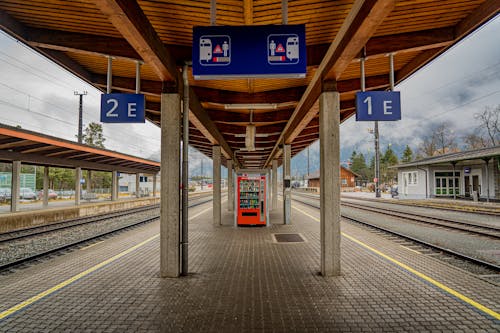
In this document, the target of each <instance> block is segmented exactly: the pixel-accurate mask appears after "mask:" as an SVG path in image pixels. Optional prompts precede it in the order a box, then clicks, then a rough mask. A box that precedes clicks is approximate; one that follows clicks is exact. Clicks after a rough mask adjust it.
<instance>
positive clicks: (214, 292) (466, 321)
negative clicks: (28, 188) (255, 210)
mask: <svg viewBox="0 0 500 333" xmlns="http://www.w3.org/2000/svg"><path fill="white" fill-rule="evenodd" d="M224 211H225V210H224V208H223V212H224ZM308 213H309V214H311V215H315V216H318V215H319V211H316V212H315V211H314V210H312V209H311V210H310V211H309V212H308ZM207 216H210V217H211V214H210V213H207V214H202V215H201V216H200V217H198V218H196V219H194V220H193V221H191V222H190V223H191V224H190V235H189V236H190V271H191V272H192V273H191V274H190V275H189V276H188V277H185V278H179V279H161V278H160V277H159V240H158V238H157V239H155V240H153V241H151V242H149V243H147V244H146V245H144V246H142V247H141V248H139V249H137V250H135V251H133V252H131V253H130V254H128V255H126V256H124V257H122V258H121V259H118V260H117V261H115V262H113V263H111V264H109V265H108V266H105V267H103V268H101V269H99V270H98V271H95V272H93V273H92V274H90V275H88V276H86V277H84V278H82V279H81V280H79V281H77V282H75V283H73V284H71V285H69V286H66V287H65V288H63V289H61V290H59V291H58V292H56V293H54V294H52V295H50V296H48V297H46V298H44V299H42V300H40V301H38V302H36V303H34V304H32V305H31V306H29V307H27V308H25V309H23V310H22V311H20V312H17V313H15V314H14V315H12V316H10V317H8V318H6V319H4V320H3V321H0V331H1V332H35V331H36V332H60V331H66V332H99V331H104V332H131V331H132V332H149V331H153V332H257V331H266V332H328V331H331V332H408V331H419V332H449V331H455V332H498V331H499V330H500V323H499V322H498V321H495V320H494V319H492V318H491V317H489V316H487V315H485V314H483V313H481V312H479V311H478V310H476V309H475V308H473V307H471V306H469V305H467V304H465V303H463V302H462V301H460V300H458V299H456V298H455V297H452V296H450V295H448V294H446V293H445V292H443V291H441V290H439V289H437V288H436V287H434V286H432V285H430V284H429V283H427V282H424V281H423V280H421V279H420V278H418V277H416V276H414V275H413V274H411V273H408V272H406V271H405V270H403V269H402V268H399V267H398V266H396V265H395V264H393V263H390V262H389V261H387V260H386V259H383V258H381V257H380V256H378V255H376V254H374V253H372V252H370V251H368V250H367V249H365V248H363V247H361V246H360V245H358V244H356V243H354V242H353V241H351V240H349V239H347V238H345V237H343V238H342V276H340V277H333V278H324V277H321V276H319V275H318V268H319V223H318V222H316V221H314V220H312V219H310V218H309V217H307V216H305V215H303V214H301V213H300V212H298V211H292V222H293V224H292V225H288V226H285V225H273V226H272V227H269V228H234V227H226V226H224V227H213V225H212V222H211V221H210V220H209V219H210V218H208V219H207ZM223 217H224V218H231V216H230V215H229V214H227V213H226V214H225V215H224V216H223ZM271 218H272V219H273V220H274V221H281V216H280V215H279V214H276V213H272V214H271ZM158 230H159V224H158V223H153V224H150V225H147V226H142V227H139V228H135V229H133V230H131V231H128V232H123V233H120V234H118V235H116V236H114V237H111V238H109V239H106V240H105V241H104V242H102V243H98V244H96V245H95V246H92V247H90V248H88V249H80V250H75V251H72V252H69V253H66V254H64V255H61V256H58V257H53V258H52V259H51V260H44V261H42V262H40V263H37V264H33V265H31V266H30V267H27V268H23V269H19V270H17V271H15V272H13V273H11V274H8V275H3V276H0V312H1V311H4V310H6V309H8V308H9V307H11V306H13V305H15V304H17V303H19V302H21V301H23V300H25V299H27V298H29V297H31V296H33V295H36V294H37V293H39V292H41V291H43V290H45V289H47V288H50V287H52V286H54V285H56V284H57V283H59V282H61V281H63V280H65V279H67V278H69V277H71V276H72V275H75V274H77V273H79V272H81V271H84V270H85V269H87V268H89V267H92V266H93V265H95V264H97V263H99V262H101V261H103V260H105V259H107V258H110V257H112V256H113V255H115V254H117V253H120V252H121V251H124V250H125V249H127V248H129V247H131V246H133V245H135V244H137V243H139V242H141V241H143V240H145V239H147V238H149V237H151V236H152V235H154V234H155V233H157V232H158ZM342 231H343V232H345V233H346V234H348V235H350V236H352V237H355V238H357V239H359V240H360V241H362V242H365V243H366V244H368V245H369V246H371V247H374V248H376V249H377V250H379V251H381V252H383V253H385V254H387V255H390V256H392V257H393V258H395V259H397V260H399V261H401V262H403V263H405V264H407V265H409V266H411V267H413V268H415V269H417V270H419V271H421V272H422V273H424V274H427V275H429V276H431V277H432V278H434V279H436V280H438V281H440V282H442V283H444V284H446V285H447V286H449V287H451V288H454V289H455V290H457V291H459V292H461V293H463V294H465V295H466V296H468V297H470V298H472V299H474V300H475V301H477V302H479V303H481V304H483V305H485V306H488V307H490V308H491V309H492V310H494V311H497V312H498V311H499V310H500V304H499V300H500V287H498V286H495V285H493V284H490V283H488V282H486V281H483V280H480V279H478V278H476V277H474V276H473V275H471V274H469V273H466V272H463V271H461V270H460V269H457V268H453V267H451V266H449V265H447V264H444V263H440V262H438V261H436V260H434V259H432V258H429V257H427V256H424V255H419V254H417V253H414V252H411V251H409V250H406V249H404V248H402V247H401V246H399V245H398V244H397V243H394V242H391V241H388V240H387V239H385V238H382V237H380V236H377V235H374V234H371V233H369V232H368V231H366V230H363V229H361V228H358V227H355V226H351V225H347V224H343V225H342ZM272 233H300V234H301V235H302V236H303V237H304V238H305V240H306V241H305V242H303V243H288V244H287V243H282V244H278V243H275V242H274V241H273V237H272V235H271V234H272Z"/></svg>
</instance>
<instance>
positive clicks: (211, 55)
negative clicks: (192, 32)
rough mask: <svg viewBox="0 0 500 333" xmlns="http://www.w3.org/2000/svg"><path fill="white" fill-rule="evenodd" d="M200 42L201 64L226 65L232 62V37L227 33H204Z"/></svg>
mask: <svg viewBox="0 0 500 333" xmlns="http://www.w3.org/2000/svg"><path fill="white" fill-rule="evenodd" d="M199 42H200V52H199V54H200V65H201V66H226V65H229V64H230V63H231V38H230V37H229V36H227V35H203V36H201V37H200V38H199Z"/></svg>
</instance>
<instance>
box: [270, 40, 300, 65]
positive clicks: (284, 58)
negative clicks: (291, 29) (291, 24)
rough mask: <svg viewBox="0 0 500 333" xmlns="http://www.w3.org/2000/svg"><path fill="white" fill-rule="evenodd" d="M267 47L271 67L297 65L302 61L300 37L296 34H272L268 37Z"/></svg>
mask: <svg viewBox="0 0 500 333" xmlns="http://www.w3.org/2000/svg"><path fill="white" fill-rule="evenodd" d="M302 43H304V41H302ZM267 45H269V49H268V50H267V51H268V53H267V61H268V62H269V64H271V65H290V64H297V63H298V62H299V60H300V52H299V45H300V44H299V36H298V35H296V34H271V35H269V36H267Z"/></svg>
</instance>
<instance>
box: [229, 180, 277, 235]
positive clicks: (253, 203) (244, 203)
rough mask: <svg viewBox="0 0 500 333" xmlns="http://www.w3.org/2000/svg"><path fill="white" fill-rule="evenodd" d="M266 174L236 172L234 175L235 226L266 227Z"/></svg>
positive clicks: (267, 216) (267, 218) (267, 215)
mask: <svg viewBox="0 0 500 333" xmlns="http://www.w3.org/2000/svg"><path fill="white" fill-rule="evenodd" d="M267 179H268V177H267V173H265V172H259V173H255V172H254V173H249V172H238V173H237V175H236V186H235V190H236V195H235V199H236V205H235V206H236V210H237V211H236V214H235V218H236V225H239V226H241V225H267V223H268V220H269V213H268V210H267Z"/></svg>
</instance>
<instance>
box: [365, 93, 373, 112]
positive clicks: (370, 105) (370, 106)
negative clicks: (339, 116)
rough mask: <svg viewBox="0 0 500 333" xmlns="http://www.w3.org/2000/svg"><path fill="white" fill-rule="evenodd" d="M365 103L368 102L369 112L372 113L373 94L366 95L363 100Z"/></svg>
mask: <svg viewBox="0 0 500 333" xmlns="http://www.w3.org/2000/svg"><path fill="white" fill-rule="evenodd" d="M363 103H366V104H368V114H369V115H371V114H372V97H371V96H368V97H366V98H365V100H364V101H363Z"/></svg>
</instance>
